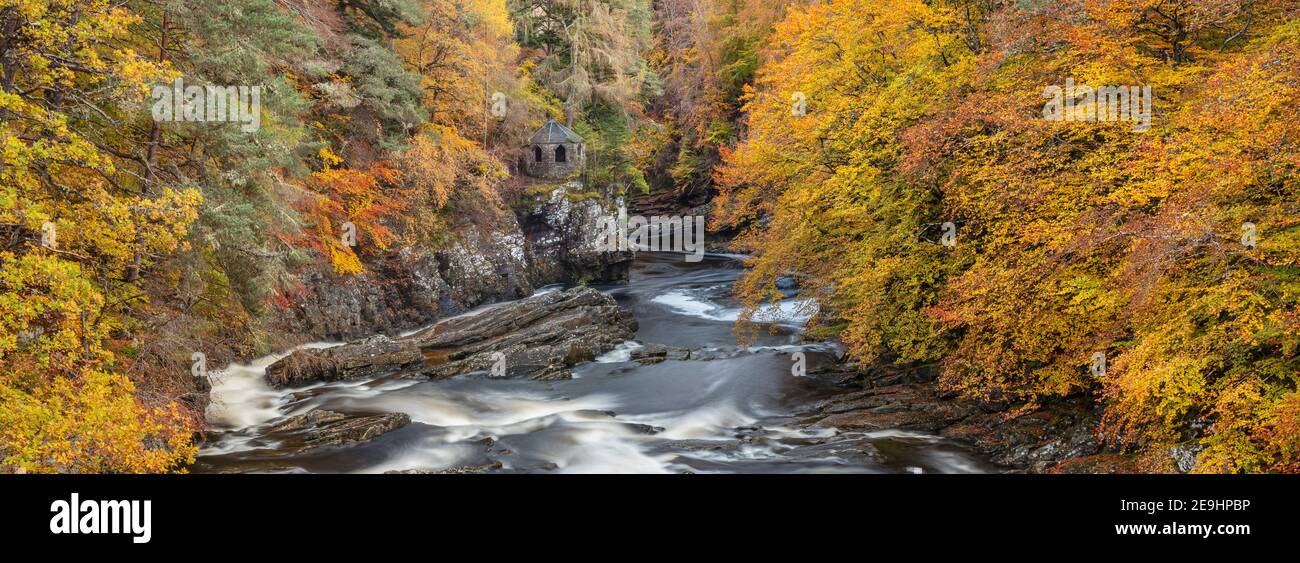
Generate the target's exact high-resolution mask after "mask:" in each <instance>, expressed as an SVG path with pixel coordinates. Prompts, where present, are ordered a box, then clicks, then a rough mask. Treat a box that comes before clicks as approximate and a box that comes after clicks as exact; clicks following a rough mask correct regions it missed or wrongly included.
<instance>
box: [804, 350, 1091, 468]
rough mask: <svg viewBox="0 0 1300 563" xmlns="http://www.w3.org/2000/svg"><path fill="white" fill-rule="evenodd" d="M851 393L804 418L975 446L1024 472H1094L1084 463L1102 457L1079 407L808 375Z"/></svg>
mask: <svg viewBox="0 0 1300 563" xmlns="http://www.w3.org/2000/svg"><path fill="white" fill-rule="evenodd" d="M810 375H813V376H814V377H818V378H821V379H824V380H827V381H831V382H834V383H836V384H837V385H840V386H843V387H846V391H845V392H844V393H842V394H839V395H837V396H835V397H832V398H829V399H826V400H823V401H820V402H818V403H817V404H816V405H814V406H813V407H812V408H811V409H809V410H808V411H806V412H804V413H801V414H800V416H801V418H802V420H803V421H805V422H811V423H813V424H815V425H817V426H824V427H835V428H841V429H861V430H883V429H903V430H917V431H924V432H931V433H935V434H937V435H939V436H943V437H945V438H952V439H956V440H959V441H961V442H964V443H967V444H970V445H971V446H973V447H974V448H975V449H976V450H978V451H980V452H982V453H984V454H986V455H988V456H989V460H990V461H992V462H993V463H996V464H999V465H1002V466H1006V467H1008V468H1011V470H1013V471H1025V472H1034V473H1041V472H1074V471H1093V470H1096V469H1097V468H1095V467H1091V466H1089V465H1088V464H1080V463H1076V462H1077V461H1078V460H1080V459H1083V458H1088V457H1090V456H1094V455H1097V454H1099V453H1101V444H1100V441H1099V440H1098V439H1097V437H1096V428H1097V417H1096V413H1094V412H1093V411H1092V410H1091V409H1088V408H1086V407H1083V406H1081V405H1078V404H1071V403H1051V404H1046V405H1039V406H1034V407H1025V406H1016V407H1015V408H1013V406H1011V405H995V404H983V403H978V402H975V401H970V400H964V399H961V398H959V397H955V396H952V395H949V394H944V393H941V392H940V391H939V390H938V389H937V386H936V385H935V383H934V381H933V379H932V378H931V377H927V376H926V375H918V374H907V373H897V372H893V373H890V372H881V373H877V374H875V376H874V377H872V376H869V375H865V374H862V373H860V372H858V371H857V370H835V369H826V370H823V371H821V372H818V373H813V374H810Z"/></svg>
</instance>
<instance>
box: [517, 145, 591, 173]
mask: <svg viewBox="0 0 1300 563" xmlns="http://www.w3.org/2000/svg"><path fill="white" fill-rule="evenodd" d="M559 147H564V152H565V160H566V162H556V158H555V152H556V149H558V148H559ZM539 148H540V149H541V153H542V154H541V156H542V159H541V160H540V161H539V160H537V149H539ZM586 152H587V151H586V149H585V148H584V147H583V145H582V144H581V143H565V144H539V145H529V146H528V147H526V148H525V149H524V173H525V174H527V175H529V176H532V177H534V178H545V179H549V180H565V179H568V178H570V177H571V176H573V175H574V174H576V173H578V172H580V171H581V170H582V167H583V165H584V164H585V163H586V161H587V154H586Z"/></svg>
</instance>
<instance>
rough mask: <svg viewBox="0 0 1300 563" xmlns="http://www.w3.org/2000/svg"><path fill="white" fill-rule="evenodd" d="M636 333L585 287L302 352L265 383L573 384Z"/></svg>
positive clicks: (269, 373)
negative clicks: (497, 379) (485, 379)
mask: <svg viewBox="0 0 1300 563" xmlns="http://www.w3.org/2000/svg"><path fill="white" fill-rule="evenodd" d="M635 333H636V320H635V319H634V318H633V317H632V314H631V313H630V312H628V311H624V310H623V309H622V308H620V307H619V306H618V304H617V303H615V302H614V299H613V298H611V297H609V296H607V295H604V294H602V293H600V292H598V291H596V290H594V289H592V288H589V287H585V286H584V287H578V288H574V289H570V290H567V291H556V292H551V293H545V294H542V295H535V296H532V297H529V298H526V299H521V300H519V301H514V302H510V303H504V304H500V305H494V306H489V307H487V308H485V309H484V310H482V311H477V312H474V313H470V314H467V315H463V316H459V317H454V318H451V319H447V320H444V321H442V322H439V323H437V324H435V325H433V326H432V327H429V328H427V329H425V330H422V331H420V332H418V333H415V334H412V335H409V336H406V337H401V338H389V337H386V336H374V337H371V338H367V339H365V340H361V341H357V342H353V343H349V344H344V345H341V346H336V347H333V348H327V349H316V350H313V349H308V350H298V351H296V352H294V353H293V354H291V355H289V356H288V357H286V358H283V359H281V360H280V361H278V362H276V363H274V364H272V365H271V366H270V367H268V368H267V370H266V378H267V382H268V383H269V384H270V385H272V386H275V387H285V386H294V385H302V384H306V383H311V382H316V381H336V380H348V379H356V378H361V377H373V376H377V375H384V374H401V375H403V376H406V377H428V378H432V379H441V378H446V377H452V376H455V375H460V374H463V373H469V372H475V371H483V372H487V373H488V374H489V375H493V376H501V377H517V378H531V379H567V378H569V377H570V372H569V369H570V368H572V367H573V366H574V365H576V364H578V363H581V362H586V361H591V360H592V359H595V357H596V356H597V355H599V354H602V353H604V352H607V351H609V350H611V349H613V348H614V347H615V346H617V345H618V344H620V343H622V342H624V341H626V340H628V339H631V338H632V337H633V336H634V335H635Z"/></svg>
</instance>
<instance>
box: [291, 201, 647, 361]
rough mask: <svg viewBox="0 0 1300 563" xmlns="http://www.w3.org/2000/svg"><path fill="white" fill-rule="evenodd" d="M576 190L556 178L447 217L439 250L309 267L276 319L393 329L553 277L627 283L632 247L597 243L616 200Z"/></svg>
mask: <svg viewBox="0 0 1300 563" xmlns="http://www.w3.org/2000/svg"><path fill="white" fill-rule="evenodd" d="M582 190H583V187H582V184H581V183H570V184H567V185H561V184H556V185H554V187H553V189H552V190H551V191H548V192H547V193H545V194H543V195H536V196H523V201H522V203H521V206H522V207H521V208H520V209H517V210H516V211H515V212H511V211H509V210H504V209H503V210H501V212H500V213H499V214H498V216H497V217H494V218H493V219H492V221H490V222H488V223H490V224H488V225H480V224H477V223H465V224H460V225H451V227H452V228H451V231H452V232H453V233H455V237H454V239H453V240H451V241H449V242H448V243H446V245H444V246H443V247H441V248H440V249H438V250H436V251H435V250H432V249H426V248H422V247H418V246H417V247H405V248H401V249H397V250H394V251H392V252H389V253H386V254H384V255H383V256H380V257H376V258H369V259H367V261H366V264H365V266H366V272H364V273H362V274H358V275H340V274H337V273H335V272H333V271H332V270H331V269H329V267H328V265H319V266H316V267H313V268H308V269H307V270H306V271H304V272H301V273H299V275H298V282H299V285H297V286H295V287H291V288H286V290H285V295H284V297H285V298H286V299H287V300H288V301H289V303H291V305H289V306H287V307H285V308H283V309H281V310H279V311H278V324H279V326H280V328H281V329H282V331H283V332H284V333H286V334H289V335H297V336H298V337H299V338H298V339H299V341H301V340H322V339H325V340H346V339H352V338H359V337H362V336H365V335H370V334H376V333H378V334H388V335H394V334H398V333H400V332H402V331H404V330H409V329H411V328H413V327H417V326H421V325H424V324H428V323H430V322H432V321H434V320H436V319H440V318H446V317H449V316H453V315H457V314H460V313H463V312H465V311H467V310H469V309H472V308H474V307H477V306H480V305H482V304H484V303H496V302H500V301H509V300H514V299H520V298H523V297H527V296H529V295H532V293H533V292H534V290H535V289H536V288H537V287H540V286H543V285H547V284H551V283H568V284H579V283H621V282H626V281H627V279H628V272H629V270H630V267H631V264H632V258H633V255H632V253H631V252H607V251H604V250H601V249H599V248H596V247H595V245H594V243H595V241H596V239H597V237H598V236H599V234H600V232H599V222H600V220H601V218H602V217H605V216H607V215H609V214H610V213H611V211H610V210H608V209H607V208H606V207H608V206H609V205H612V204H604V203H602V199H601V198H598V197H587V196H590V195H592V194H586V195H583V194H580V193H579V192H582Z"/></svg>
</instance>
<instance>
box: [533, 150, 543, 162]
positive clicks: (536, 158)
mask: <svg viewBox="0 0 1300 563" xmlns="http://www.w3.org/2000/svg"><path fill="white" fill-rule="evenodd" d="M541 161H542V147H533V162H541Z"/></svg>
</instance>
